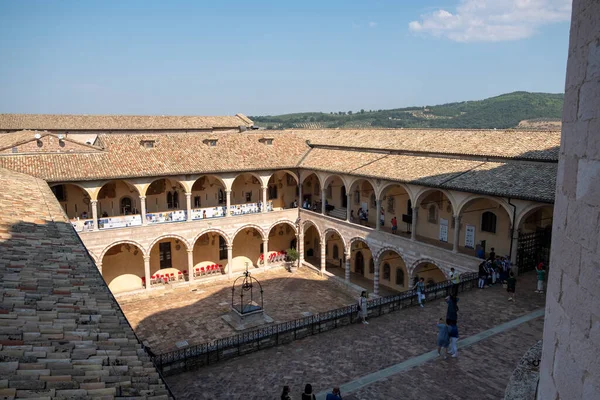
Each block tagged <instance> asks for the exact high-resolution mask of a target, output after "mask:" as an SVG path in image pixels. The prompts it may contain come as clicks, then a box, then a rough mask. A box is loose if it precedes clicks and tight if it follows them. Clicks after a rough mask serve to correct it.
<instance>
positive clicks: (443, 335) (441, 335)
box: [437, 318, 450, 359]
mask: <svg viewBox="0 0 600 400" xmlns="http://www.w3.org/2000/svg"><path fill="white" fill-rule="evenodd" d="M437 328H438V337H437V351H438V357H439V356H441V355H442V352H443V353H444V354H443V356H444V359H446V353H448V345H449V344H450V340H449V336H448V325H446V324H445V323H444V319H443V318H440V320H439V321H438V323H437Z"/></svg>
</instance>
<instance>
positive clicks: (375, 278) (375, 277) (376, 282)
mask: <svg viewBox="0 0 600 400" xmlns="http://www.w3.org/2000/svg"><path fill="white" fill-rule="evenodd" d="M373 263H374V264H375V271H374V272H375V273H374V274H373V294H377V295H378V294H379V267H380V265H379V260H373Z"/></svg>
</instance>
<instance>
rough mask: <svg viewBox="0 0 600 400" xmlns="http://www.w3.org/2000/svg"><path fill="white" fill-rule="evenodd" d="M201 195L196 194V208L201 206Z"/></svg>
mask: <svg viewBox="0 0 600 400" xmlns="http://www.w3.org/2000/svg"><path fill="white" fill-rule="evenodd" d="M200 207H202V206H201V205H200V196H194V208H200Z"/></svg>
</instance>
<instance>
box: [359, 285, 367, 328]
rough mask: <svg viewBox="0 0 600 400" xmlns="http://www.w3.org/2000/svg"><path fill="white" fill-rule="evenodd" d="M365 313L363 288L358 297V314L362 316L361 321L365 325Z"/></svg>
mask: <svg viewBox="0 0 600 400" xmlns="http://www.w3.org/2000/svg"><path fill="white" fill-rule="evenodd" d="M367 314H368V310H367V292H366V291H365V290H363V291H362V293H361V294H360V297H359V298H358V316H359V317H361V318H362V323H363V324H365V325H368V324H369V323H368V322H367Z"/></svg>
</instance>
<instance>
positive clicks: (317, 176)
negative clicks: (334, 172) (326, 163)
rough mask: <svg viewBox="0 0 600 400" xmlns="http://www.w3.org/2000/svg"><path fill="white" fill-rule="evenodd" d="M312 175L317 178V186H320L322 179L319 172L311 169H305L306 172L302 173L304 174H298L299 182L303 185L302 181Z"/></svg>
mask: <svg viewBox="0 0 600 400" xmlns="http://www.w3.org/2000/svg"><path fill="white" fill-rule="evenodd" d="M313 175H314V176H315V177H316V178H317V180H318V181H319V187H321V182H322V181H323V179H322V177H321V176H319V174H317V172H316V171H313V172H310V171H307V172H306V174H304V176H302V174H300V184H302V185H303V184H304V182H305V181H306V179H307V178H310V177H311V176H313Z"/></svg>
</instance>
